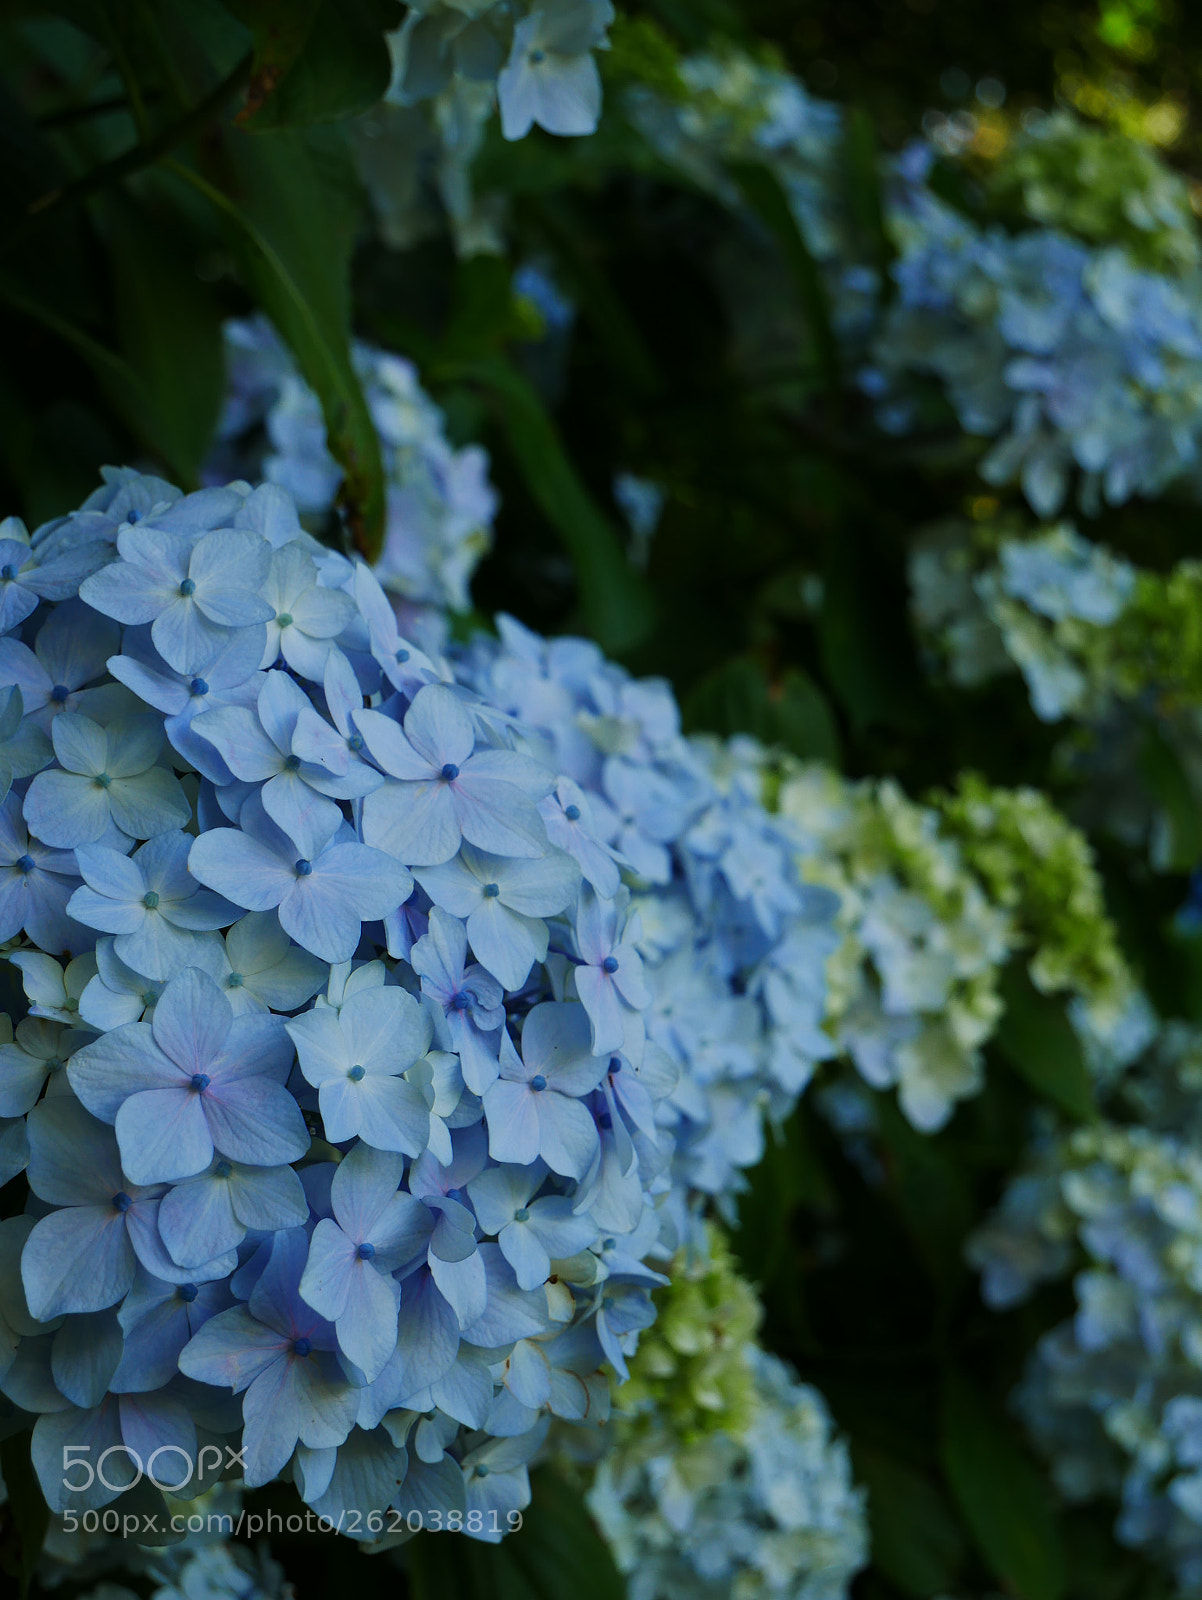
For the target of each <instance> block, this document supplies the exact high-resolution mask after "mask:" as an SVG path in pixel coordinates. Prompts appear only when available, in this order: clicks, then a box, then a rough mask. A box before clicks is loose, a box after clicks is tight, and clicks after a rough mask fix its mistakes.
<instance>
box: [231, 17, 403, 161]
mask: <svg viewBox="0 0 1202 1600" xmlns="http://www.w3.org/2000/svg"><path fill="white" fill-rule="evenodd" d="M232 9H233V10H234V11H235V12H236V14H237V15H238V16H239V17H240V18H241V19H242V21H243V22H245V23H246V25H247V26H248V27H249V28H250V30H251V32H252V34H253V36H254V42H255V57H254V66H253V68H252V71H251V80H250V87H249V89H248V92H247V100H246V107H245V110H244V111H243V112H242V114H241V115H240V116H239V118H238V122H239V125H240V126H241V127H243V128H246V129H248V130H249V131H251V132H253V133H263V132H268V131H271V130H273V129H278V128H290V127H301V126H304V125H307V124H309V123H314V122H329V121H333V120H334V119H336V118H339V117H348V116H353V115H354V114H355V113H356V112H359V111H364V110H366V109H367V107H368V106H370V105H374V104H375V102H376V101H377V100H379V99H381V98H382V96H383V94H384V91H385V90H386V89H387V88H388V84H389V81H390V79H391V77H392V58H391V55H390V54H389V49H388V41H387V38H386V35H387V34H388V33H389V32H391V30H392V29H394V28H397V27H399V26H400V23H401V21H402V20H403V17H404V11H403V10H402V8H401V6H400V5H399V4H397V3H395V0H238V3H237V4H235V5H234V6H233V7H232Z"/></svg>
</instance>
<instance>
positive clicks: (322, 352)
mask: <svg viewBox="0 0 1202 1600" xmlns="http://www.w3.org/2000/svg"><path fill="white" fill-rule="evenodd" d="M222 154H223V155H224V157H225V160H224V162H223V163H221V171H222V175H223V177H224V179H225V185H226V186H225V187H222V188H218V187H217V185H216V184H214V183H211V182H209V180H208V179H207V178H203V177H201V175H200V174H199V173H197V172H194V171H193V170H192V169H191V168H189V167H184V166H181V165H179V164H178V163H176V162H171V163H169V164H168V166H169V170H170V171H172V172H174V173H175V174H176V176H177V177H179V178H181V179H182V180H183V181H185V182H187V183H190V184H191V185H192V186H193V187H194V188H196V189H197V190H198V191H199V192H200V193H202V194H204V195H205V196H206V198H207V199H208V200H209V201H210V202H211V203H212V205H213V206H215V207H216V209H217V210H218V212H219V213H220V215H221V217H222V218H223V219H224V221H225V223H226V224H227V226H228V232H229V237H230V242H231V245H232V246H233V248H234V250H235V251H236V252H237V254H238V258H239V262H240V266H241V270H242V274H243V277H244V278H245V280H246V283H247V286H248V288H249V289H250V291H251V293H252V295H253V296H254V298H255V300H256V301H257V303H258V304H259V305H260V306H262V308H263V309H264V311H266V312H267V314H268V316H269V317H270V318H271V320H272V322H274V323H275V325H276V328H277V329H278V330H279V332H280V335H281V337H282V338H283V339H284V342H285V343H286V344H287V345H288V347H289V349H290V350H291V351H292V354H293V355H294V357H295V358H296V363H297V366H298V367H299V368H300V370H301V373H302V375H303V376H304V378H305V381H306V382H307V383H308V384H309V386H310V387H311V388H312V389H313V391H314V392H315V393H316V395H317V397H318V399H319V400H320V401H321V408H322V414H323V416H324V418H325V424H326V437H327V444H328V447H329V451H330V454H331V455H332V456H333V457H334V459H335V460H336V461H337V462H338V464H339V465H340V466H341V467H342V470H343V473H344V479H343V484H342V488H341V489H340V490H339V504H340V506H341V508H342V510H343V511H344V513H345V515H346V517H347V521H348V524H349V527H350V531H351V535H352V538H353V540H354V543H355V546H356V548H357V549H358V550H359V551H360V552H361V554H362V555H363V557H364V558H365V560H367V561H369V562H371V561H374V560H375V559H376V558H377V557H378V555H379V553H380V549H381V547H382V545H383V541H384V511H385V505H384V467H383V462H382V460H381V456H380V441H379V438H378V436H377V434H376V430H375V425H374V423H373V422H372V419H371V413H370V411H369V410H368V407H367V401H366V399H365V397H364V394H363V388H362V385H361V384H360V382H359V376H358V374H357V373H356V371H355V367H354V363H353V361H352V359H351V341H350V287H349V276H350V257H351V251H352V248H353V246H354V241H355V233H356V228H357V225H358V220H359V212H360V206H359V190H358V186H357V183H356V181H355V176H354V168H353V165H352V164H351V162H350V160H349V157H348V154H347V151H346V147H345V144H344V143H343V142H342V141H341V139H339V138H338V137H337V136H328V135H325V134H321V133H319V132H318V131H310V132H283V133H277V134H273V135H272V137H271V138H270V139H259V138H255V137H253V136H252V135H249V134H241V133H237V132H234V131H231V132H230V133H229V135H228V138H227V140H226V143H225V146H224V149H223V152H222Z"/></svg>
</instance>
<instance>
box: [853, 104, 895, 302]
mask: <svg viewBox="0 0 1202 1600" xmlns="http://www.w3.org/2000/svg"><path fill="white" fill-rule="evenodd" d="M843 167H844V173H845V178H846V185H847V190H846V192H847V209H848V213H849V216H850V220H851V225H852V231H853V234H854V236H855V240H856V244H857V246H858V248H859V251H860V253H861V255H862V256H863V257H865V258H866V259H867V261H868V262H869V263H870V264H871V265H872V267H873V268H874V269H875V271H876V272H877V273H878V274H879V277H880V295H881V298H882V299H883V300H885V299H888V298H889V295H890V291H891V290H892V288H893V286H894V285H893V280H892V278H891V277H890V275H889V265H890V262H891V261H892V259H893V253H894V252H893V244H892V241H891V240H890V238H889V235H888V232H887V230H886V228H885V213H884V206H883V204H882V201H881V173H880V154H879V151H878V150H877V142H876V128H875V127H874V125H873V121H872V117H871V115H870V114H869V112H868V111H867V109H866V108H865V107H864V106H852V107H851V108H850V109H849V110H848V113H847V123H846V131H845V133H844V137H843Z"/></svg>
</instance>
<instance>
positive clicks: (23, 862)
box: [16, 853, 34, 872]
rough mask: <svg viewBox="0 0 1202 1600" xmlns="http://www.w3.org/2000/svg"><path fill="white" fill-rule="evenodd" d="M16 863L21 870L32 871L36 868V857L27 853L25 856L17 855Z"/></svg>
mask: <svg viewBox="0 0 1202 1600" xmlns="http://www.w3.org/2000/svg"><path fill="white" fill-rule="evenodd" d="M16 865H17V867H18V869H19V870H20V871H21V872H32V871H33V868H34V859H33V857H32V856H31V855H29V854H28V853H26V854H25V855H23V856H18V857H17V861H16Z"/></svg>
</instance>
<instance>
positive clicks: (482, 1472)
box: [476, 1461, 488, 1478]
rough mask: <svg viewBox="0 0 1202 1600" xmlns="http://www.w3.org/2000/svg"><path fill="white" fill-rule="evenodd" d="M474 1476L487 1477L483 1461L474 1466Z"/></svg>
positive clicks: (486, 1469)
mask: <svg viewBox="0 0 1202 1600" xmlns="http://www.w3.org/2000/svg"><path fill="white" fill-rule="evenodd" d="M476 1476H477V1478H487V1477H488V1468H487V1467H486V1466H485V1465H484V1463H483V1461H482V1462H481V1463H480V1465H479V1466H478V1467H477V1468H476Z"/></svg>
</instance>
